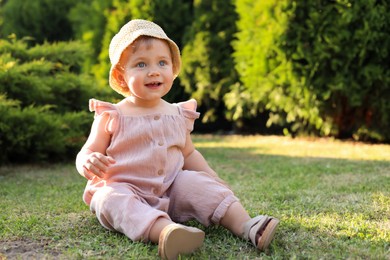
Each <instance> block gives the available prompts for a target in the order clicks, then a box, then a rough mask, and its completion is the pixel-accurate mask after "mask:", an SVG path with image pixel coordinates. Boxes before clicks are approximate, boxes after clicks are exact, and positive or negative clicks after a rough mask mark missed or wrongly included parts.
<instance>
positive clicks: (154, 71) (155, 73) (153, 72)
mask: <svg viewBox="0 0 390 260" xmlns="http://www.w3.org/2000/svg"><path fill="white" fill-rule="evenodd" d="M159 75H160V72H159V71H158V69H156V68H151V69H150V70H149V73H148V76H149V77H150V76H159Z"/></svg>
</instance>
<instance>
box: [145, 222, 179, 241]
mask: <svg viewBox="0 0 390 260" xmlns="http://www.w3.org/2000/svg"><path fill="white" fill-rule="evenodd" d="M170 224H174V222H173V221H172V220H170V219H167V218H163V217H160V218H158V219H157V220H156V222H154V224H153V225H152V227H151V228H150V232H149V240H150V241H152V242H153V243H156V244H158V240H159V237H160V234H161V231H162V230H163V229H164V228H165V227H166V226H168V225H170Z"/></svg>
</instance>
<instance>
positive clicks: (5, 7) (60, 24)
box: [0, 0, 79, 43]
mask: <svg viewBox="0 0 390 260" xmlns="http://www.w3.org/2000/svg"><path fill="white" fill-rule="evenodd" d="M78 1H79V0H67V1H63V0H34V1H25V0H12V1H5V2H4V3H1V2H0V7H1V9H0V10H1V11H0V12H1V16H2V17H3V19H4V21H3V23H2V24H0V25H1V27H0V36H1V37H2V38H4V37H7V36H8V35H10V34H16V35H17V37H19V38H22V37H25V36H32V37H34V39H35V41H36V42H37V43H43V42H44V41H49V42H53V41H62V40H69V39H71V38H72V37H73V34H74V32H73V30H72V25H71V23H70V21H69V19H68V18H67V15H68V13H69V11H70V9H71V7H72V6H74V5H75V4H76V3H77V2H78Z"/></svg>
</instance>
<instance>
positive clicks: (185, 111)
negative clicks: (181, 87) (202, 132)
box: [177, 99, 200, 132]
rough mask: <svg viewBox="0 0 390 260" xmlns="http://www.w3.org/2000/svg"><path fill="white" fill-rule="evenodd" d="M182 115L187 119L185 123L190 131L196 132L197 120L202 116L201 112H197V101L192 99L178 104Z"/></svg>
mask: <svg viewBox="0 0 390 260" xmlns="http://www.w3.org/2000/svg"><path fill="white" fill-rule="evenodd" d="M177 105H178V106H179V108H180V111H181V113H182V115H183V116H184V118H185V123H186V127H187V130H188V131H190V132H191V131H192V130H194V122H195V119H198V118H199V116H200V113H199V112H196V108H197V102H196V100H195V99H190V100H187V101H184V102H180V103H177Z"/></svg>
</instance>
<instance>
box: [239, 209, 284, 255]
mask: <svg viewBox="0 0 390 260" xmlns="http://www.w3.org/2000/svg"><path fill="white" fill-rule="evenodd" d="M278 224H279V220H278V219H276V218H273V217H268V216H257V217H255V218H252V219H251V220H249V221H248V222H247V223H245V227H244V235H243V237H244V238H245V239H247V240H251V241H252V243H253V245H254V246H256V247H257V248H258V249H259V250H261V251H264V250H265V249H266V248H267V247H268V246H269V244H271V241H272V239H273V238H274V235H275V232H276V228H277V226H278Z"/></svg>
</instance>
